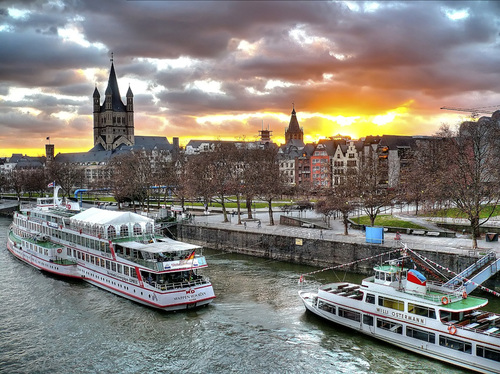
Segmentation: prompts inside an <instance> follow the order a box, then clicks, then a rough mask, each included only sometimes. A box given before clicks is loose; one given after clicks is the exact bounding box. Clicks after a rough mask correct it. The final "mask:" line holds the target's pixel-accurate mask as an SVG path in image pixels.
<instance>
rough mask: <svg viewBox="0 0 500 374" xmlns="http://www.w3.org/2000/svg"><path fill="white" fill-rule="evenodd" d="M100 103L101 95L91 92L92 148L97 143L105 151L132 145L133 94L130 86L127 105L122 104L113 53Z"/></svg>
mask: <svg viewBox="0 0 500 374" xmlns="http://www.w3.org/2000/svg"><path fill="white" fill-rule="evenodd" d="M104 95H105V96H104V102H103V103H102V105H100V100H101V95H100V94H99V91H98V90H97V87H96V88H95V90H94V94H93V107H94V109H93V113H94V149H95V148H96V147H98V146H99V145H100V146H102V148H103V149H104V150H106V151H113V150H115V149H116V148H118V147H119V146H120V145H127V146H129V145H134V95H133V94H132V90H131V89H130V87H129V88H128V91H127V97H126V98H127V105H124V104H123V102H122V99H121V97H120V91H119V89H118V81H117V80H116V73H115V66H114V64H113V54H111V71H110V73H109V79H108V87H107V88H106V91H105V93H104Z"/></svg>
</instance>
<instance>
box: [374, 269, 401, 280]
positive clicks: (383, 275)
mask: <svg viewBox="0 0 500 374" xmlns="http://www.w3.org/2000/svg"><path fill="white" fill-rule="evenodd" d="M375 279H380V280H382V281H386V282H395V281H396V280H397V277H396V273H387V272H385V271H375Z"/></svg>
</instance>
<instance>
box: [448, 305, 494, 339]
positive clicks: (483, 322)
mask: <svg viewBox="0 0 500 374" xmlns="http://www.w3.org/2000/svg"><path fill="white" fill-rule="evenodd" d="M448 325H450V326H455V327H456V328H457V329H464V330H472V331H475V332H479V333H482V334H486V335H492V336H495V337H498V338H500V314H496V313H492V312H483V311H480V310H476V311H475V312H473V313H470V314H467V315H465V316H464V319H463V320H461V321H450V322H448Z"/></svg>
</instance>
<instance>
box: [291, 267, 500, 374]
mask: <svg viewBox="0 0 500 374" xmlns="http://www.w3.org/2000/svg"><path fill="white" fill-rule="evenodd" d="M374 270H375V275H374V276H372V277H369V278H366V279H364V280H363V281H362V283H361V285H359V284H353V283H346V282H339V283H330V284H326V285H323V286H321V287H319V289H318V291H317V292H306V291H300V292H299V295H300V297H301V299H302V301H303V302H304V305H305V307H306V309H307V310H308V311H311V312H312V313H314V314H316V315H318V316H320V317H323V318H325V319H327V320H329V321H332V322H335V323H338V324H340V325H343V326H346V327H350V328H352V329H354V330H357V331H360V332H362V333H364V334H367V335H369V336H372V337H374V338H378V339H381V340H383V341H385V342H388V343H391V344H394V345H396V346H398V347H401V348H405V349H408V350H410V351H412V352H415V353H419V354H422V355H425V356H428V357H432V358H434V359H437V360H441V361H444V362H447V363H449V364H453V365H458V366H460V367H463V368H466V369H469V370H473V371H477V372H481V373H500V314H496V313H491V312H486V311H482V310H480V309H481V308H483V307H484V306H486V304H487V303H488V300H487V299H483V298H479V297H475V296H471V295H467V294H466V292H465V291H464V287H463V286H456V287H448V286H445V285H444V284H439V283H436V282H431V281H428V280H427V279H426V278H425V276H424V275H422V274H421V273H420V272H418V271H416V270H413V269H412V270H409V269H407V268H404V267H403V266H400V265H397V264H396V263H394V262H392V263H388V264H385V265H380V266H375V267H374Z"/></svg>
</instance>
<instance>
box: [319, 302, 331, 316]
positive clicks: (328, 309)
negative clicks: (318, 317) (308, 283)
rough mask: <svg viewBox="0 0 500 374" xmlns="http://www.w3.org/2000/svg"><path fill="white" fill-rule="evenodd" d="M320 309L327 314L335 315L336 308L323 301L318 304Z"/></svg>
mask: <svg viewBox="0 0 500 374" xmlns="http://www.w3.org/2000/svg"><path fill="white" fill-rule="evenodd" d="M318 309H321V310H324V311H325V312H328V313H332V314H335V306H334V305H332V304H330V303H327V302H324V301H321V300H320V301H319V302H318Z"/></svg>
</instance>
